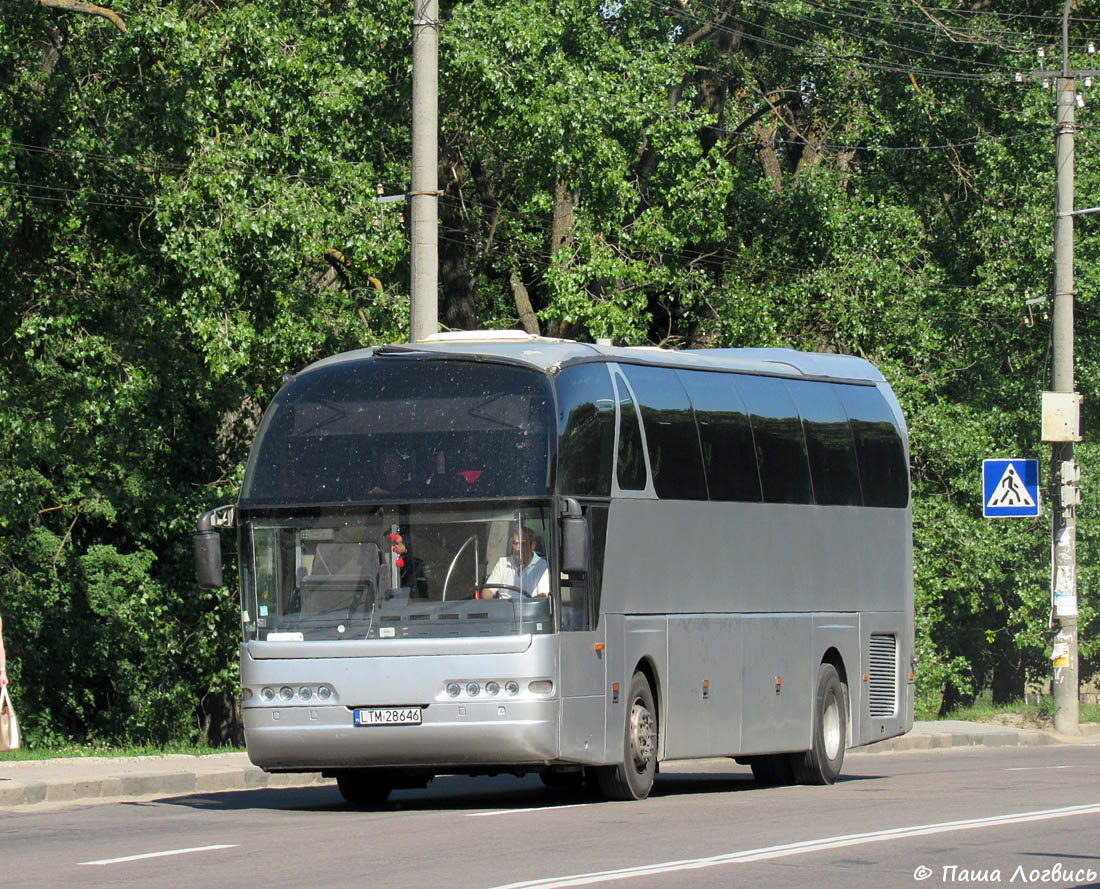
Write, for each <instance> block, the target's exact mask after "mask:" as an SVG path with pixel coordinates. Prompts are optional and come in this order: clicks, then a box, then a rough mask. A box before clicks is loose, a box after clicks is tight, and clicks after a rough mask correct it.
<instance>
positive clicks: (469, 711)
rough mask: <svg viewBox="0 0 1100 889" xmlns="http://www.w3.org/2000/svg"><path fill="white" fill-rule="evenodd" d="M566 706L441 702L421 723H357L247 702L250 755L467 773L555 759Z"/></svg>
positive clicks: (328, 765) (264, 759)
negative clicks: (560, 724) (358, 724)
mask: <svg viewBox="0 0 1100 889" xmlns="http://www.w3.org/2000/svg"><path fill="white" fill-rule="evenodd" d="M559 708H560V704H559V702H558V701H557V700H548V701H505V700H501V701H486V702H476V703H473V702H467V703H462V704H458V703H441V702H433V703H432V704H430V705H428V706H426V707H424V708H423V710H422V714H421V719H422V722H421V723H420V724H419V725H374V726H357V725H355V724H354V721H353V711H352V710H351V709H350V708H348V707H345V706H342V705H341V706H318V707H308V706H304V707H303V706H294V707H246V708H244V709H243V711H242V717H243V719H244V730H245V743H246V745H247V747H248V756H249V759H251V760H252V762H253V763H254V764H256V765H257V766H259V767H260V768H262V769H265V770H267V771H303V772H305V771H319V770H321V769H337V768H361V767H372V766H373V767H379V766H393V767H403V768H412V767H419V768H428V769H439V770H441V771H442V770H446V769H454V770H456V771H461V770H462V769H479V768H482V767H486V766H497V765H499V766H506V765H542V764H546V763H549V762H551V761H553V760H554V759H555V758H556V756H557V752H558V717H559Z"/></svg>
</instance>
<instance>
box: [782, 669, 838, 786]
mask: <svg viewBox="0 0 1100 889" xmlns="http://www.w3.org/2000/svg"><path fill="white" fill-rule="evenodd" d="M847 731H848V710H847V706H846V704H845V695H844V686H843V684H842V683H841V681H840V676H839V675H837V672H836V667H834V666H833V665H832V664H822V665H821V666H820V667H818V670H817V694H816V696H815V698H814V728H813V745H814V746H813V748H812V749H810V750H807V751H806V752H805V753H796V754H794V755H792V757H791V760H792V765H793V766H794V773H795V777H796V778H797V779H798V780H799V782H801V783H802V784H832V783H834V782H835V781H836V779H837V777H838V776H839V775H840V767H841V766H842V765H843V764H844V747H845V743H846V740H847V737H846V735H847Z"/></svg>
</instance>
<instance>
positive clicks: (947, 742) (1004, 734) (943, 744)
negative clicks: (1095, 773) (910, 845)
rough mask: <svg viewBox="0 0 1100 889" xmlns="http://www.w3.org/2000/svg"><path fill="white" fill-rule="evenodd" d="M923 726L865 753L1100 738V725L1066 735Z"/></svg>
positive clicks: (1041, 744) (1034, 744) (865, 749)
mask: <svg viewBox="0 0 1100 889" xmlns="http://www.w3.org/2000/svg"><path fill="white" fill-rule="evenodd" d="M930 725H934V723H923V724H921V725H920V727H919V728H918V729H917V730H916V731H912V732H910V733H909V734H907V735H902V736H901V737H900V738H888V739H887V740H885V741H878V742H876V743H874V744H871V745H869V746H867V747H859V748H857V750H858V751H859V752H862V753H898V752H905V751H909V750H940V749H947V748H952V747H1046V746H1050V745H1053V744H1080V743H1082V742H1088V741H1091V740H1093V739H1095V738H1100V723H1083V724H1082V725H1081V734H1080V735H1062V734H1058V733H1056V732H1050V731H1044V730H1042V729H1015V728H1003V729H1002V728H999V727H996V726H988V727H987V726H985V725H980V726H979V725H975V726H974V729H973V730H969V731H935V730H933V729H931V728H930V727H929V726H930Z"/></svg>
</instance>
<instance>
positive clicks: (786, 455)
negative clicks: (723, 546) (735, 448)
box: [736, 374, 813, 503]
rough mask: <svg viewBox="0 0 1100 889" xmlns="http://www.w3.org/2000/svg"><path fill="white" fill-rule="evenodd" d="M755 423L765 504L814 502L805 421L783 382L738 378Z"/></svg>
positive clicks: (769, 378)
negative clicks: (803, 427)
mask: <svg viewBox="0 0 1100 889" xmlns="http://www.w3.org/2000/svg"><path fill="white" fill-rule="evenodd" d="M736 379H737V387H738V388H739V389H740V390H741V397H742V398H744V399H745V406H746V407H747V408H748V409H749V417H750V418H751V420H752V434H753V440H754V442H755V443H756V463H757V465H758V466H759V468H760V486H761V488H762V489H763V493H764V502H765V503H813V495H812V493H811V490H810V465H809V463H808V461H807V459H806V439H805V437H804V436H803V434H802V422H801V421H800V420H799V417H798V411H797V410H795V406H794V402H793V401H792V400H791V396H790V394H789V393H788V392H787V387H786V386H785V385H784V383H783V380H781V379H778V378H777V377H752V376H745V375H740V374H738V375H737V378H736Z"/></svg>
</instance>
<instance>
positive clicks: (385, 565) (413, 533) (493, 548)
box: [241, 503, 553, 642]
mask: <svg viewBox="0 0 1100 889" xmlns="http://www.w3.org/2000/svg"><path fill="white" fill-rule="evenodd" d="M310 512H311V513H312V514H310V515H297V516H295V515H289V516H287V515H283V514H282V513H281V511H280V514H273V515H252V516H249V517H248V518H246V519H245V521H244V522H243V523H242V526H241V534H242V540H241V543H242V555H243V560H242V567H243V571H242V573H241V574H242V583H241V593H242V602H241V621H242V626H243V629H244V638H245V640H246V641H268V642H277V641H284V642H293V641H316V640H353V639H355V640H359V639H382V640H385V639H424V638H447V637H454V636H501V635H517V634H527V633H549V632H552V631H553V618H552V608H551V598H550V595H551V584H550V578H551V572H550V569H549V563H550V562H551V561H552V558H551V556H550V554H549V553H548V551H547V547H548V545H549V542H550V524H549V517H550V510H549V506H548V505H540V504H520V503H511V504H505V505H495V506H486V505H479V504H470V503H466V504H454V505H424V506H421V505H417V504H410V503H403V504H394V505H390V504H386V505H382V506H377V507H372V508H367V509H363V510H349V511H340V512H323V511H310Z"/></svg>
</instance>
